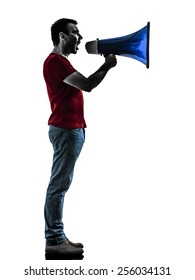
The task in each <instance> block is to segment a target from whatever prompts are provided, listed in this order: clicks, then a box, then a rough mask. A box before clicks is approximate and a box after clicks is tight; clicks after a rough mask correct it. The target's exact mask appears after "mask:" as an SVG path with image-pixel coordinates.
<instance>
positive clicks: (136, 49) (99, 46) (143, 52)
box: [85, 22, 150, 68]
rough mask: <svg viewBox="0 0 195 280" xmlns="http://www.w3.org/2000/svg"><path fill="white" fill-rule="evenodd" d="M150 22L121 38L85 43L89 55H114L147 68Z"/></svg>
mask: <svg viewBox="0 0 195 280" xmlns="http://www.w3.org/2000/svg"><path fill="white" fill-rule="evenodd" d="M149 36H150V22H148V23H147V25H146V26H145V27H143V28H142V29H140V30H138V31H136V32H134V33H132V34H129V35H126V36H122V37H116V38H110V39H103V40H99V39H97V40H95V41H90V42H87V43H86V45H85V48H86V50H87V52H88V53H89V54H103V55H105V56H106V55H108V54H115V55H121V56H126V57H130V58H133V59H136V60H138V61H140V62H142V63H144V64H145V65H146V67H147V68H149Z"/></svg>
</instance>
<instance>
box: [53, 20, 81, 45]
mask: <svg viewBox="0 0 195 280" xmlns="http://www.w3.org/2000/svg"><path fill="white" fill-rule="evenodd" d="M68 23H73V24H77V21H76V20H74V19H68V18H61V19H58V20H57V21H55V22H54V23H53V24H52V26H51V39H52V41H53V44H54V46H57V45H58V44H59V33H60V32H64V33H65V34H67V35H68V28H67V24H68Z"/></svg>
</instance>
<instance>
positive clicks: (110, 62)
mask: <svg viewBox="0 0 195 280" xmlns="http://www.w3.org/2000/svg"><path fill="white" fill-rule="evenodd" d="M105 64H106V65H107V66H108V68H109V69H110V68H112V67H115V66H116V64H117V60H116V56H115V55H114V54H109V55H108V56H106V57H105Z"/></svg>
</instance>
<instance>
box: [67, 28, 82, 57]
mask: <svg viewBox="0 0 195 280" xmlns="http://www.w3.org/2000/svg"><path fill="white" fill-rule="evenodd" d="M67 27H68V30H69V33H68V35H67V41H66V43H67V45H66V47H67V48H68V49H69V52H70V53H74V54H76V53H77V51H78V45H79V44H80V42H81V39H82V36H81V35H80V33H79V30H78V28H77V26H76V25H75V24H73V23H69V24H68V26H67Z"/></svg>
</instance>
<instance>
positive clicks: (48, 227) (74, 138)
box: [44, 126, 85, 246]
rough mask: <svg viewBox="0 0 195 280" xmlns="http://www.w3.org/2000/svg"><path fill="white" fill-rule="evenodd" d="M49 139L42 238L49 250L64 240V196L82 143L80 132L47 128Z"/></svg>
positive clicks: (82, 137) (82, 138) (82, 133)
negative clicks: (49, 164) (50, 154)
mask: <svg viewBox="0 0 195 280" xmlns="http://www.w3.org/2000/svg"><path fill="white" fill-rule="evenodd" d="M49 138H50V141H51V143H52V144H53V149H54V155H53V165H52V172H51V178H50V182H49V185H48V189H47V194H46V201H45V209H44V214H45V237H46V244H47V245H48V246H53V245H58V244H61V243H63V242H64V241H65V240H67V238H66V236H65V234H64V230H63V222H62V216H63V205H64V196H65V193H66V192H67V190H68V188H69V186H70V184H71V182H72V178H73V172H74V166H75V162H76V160H77V158H78V156H79V154H80V151H81V149H82V146H83V143H84V138H85V136H84V130H83V129H63V128H57V127H55V126H50V130H49Z"/></svg>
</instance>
